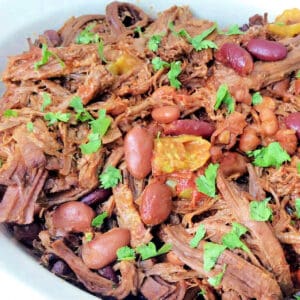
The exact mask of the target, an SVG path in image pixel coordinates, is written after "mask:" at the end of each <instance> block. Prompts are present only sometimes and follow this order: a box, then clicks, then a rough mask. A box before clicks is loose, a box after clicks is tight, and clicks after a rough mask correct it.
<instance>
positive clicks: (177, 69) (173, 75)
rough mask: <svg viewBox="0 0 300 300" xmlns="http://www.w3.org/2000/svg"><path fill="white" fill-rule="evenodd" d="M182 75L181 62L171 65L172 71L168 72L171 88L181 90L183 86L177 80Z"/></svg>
mask: <svg viewBox="0 0 300 300" xmlns="http://www.w3.org/2000/svg"><path fill="white" fill-rule="evenodd" d="M180 73H181V61H174V62H171V64H170V70H169V72H168V78H169V81H170V84H171V86H173V87H175V88H176V89H179V88H180V86H181V82H180V81H179V80H178V79H177V77H178V76H179V74H180Z"/></svg>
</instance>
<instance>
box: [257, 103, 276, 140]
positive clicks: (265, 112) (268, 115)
mask: <svg viewBox="0 0 300 300" xmlns="http://www.w3.org/2000/svg"><path fill="white" fill-rule="evenodd" d="M259 118H260V120H261V131H262V133H263V134H264V135H266V136H271V135H273V134H275V133H276V131H277V130H278V128H279V124H278V120H277V117H276V115H275V113H274V112H273V111H272V110H271V109H269V108H264V109H262V110H261V111H260V114H259Z"/></svg>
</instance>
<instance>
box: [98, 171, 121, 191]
mask: <svg viewBox="0 0 300 300" xmlns="http://www.w3.org/2000/svg"><path fill="white" fill-rule="evenodd" d="M99 180H100V182H101V187H102V188H104V189H108V188H112V187H115V186H116V185H117V184H118V183H119V182H120V181H121V180H122V175H121V171H120V170H119V169H117V168H115V167H113V166H108V167H107V168H106V169H105V170H104V172H103V173H102V174H101V175H99Z"/></svg>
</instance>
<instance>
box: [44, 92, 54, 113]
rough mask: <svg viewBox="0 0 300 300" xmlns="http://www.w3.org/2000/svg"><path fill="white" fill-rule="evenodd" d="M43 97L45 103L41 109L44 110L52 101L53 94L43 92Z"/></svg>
mask: <svg viewBox="0 0 300 300" xmlns="http://www.w3.org/2000/svg"><path fill="white" fill-rule="evenodd" d="M42 98H43V103H42V107H41V111H42V112H44V111H45V108H46V107H47V106H49V105H50V104H51V103H52V100H51V96H50V95H49V94H48V93H43V94H42Z"/></svg>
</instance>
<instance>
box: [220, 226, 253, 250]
mask: <svg viewBox="0 0 300 300" xmlns="http://www.w3.org/2000/svg"><path fill="white" fill-rule="evenodd" d="M246 232H247V228H246V227H244V226H243V225H241V224H239V223H236V222H233V223H232V229H231V231H230V232H229V233H227V234H225V235H224V236H223V238H222V243H223V245H225V246H226V247H227V248H229V249H235V248H241V249H243V250H244V251H245V252H247V253H249V252H250V250H249V248H248V247H247V246H246V245H245V244H244V243H243V242H242V241H241V240H240V237H241V236H242V235H243V234H245V233H246Z"/></svg>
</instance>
